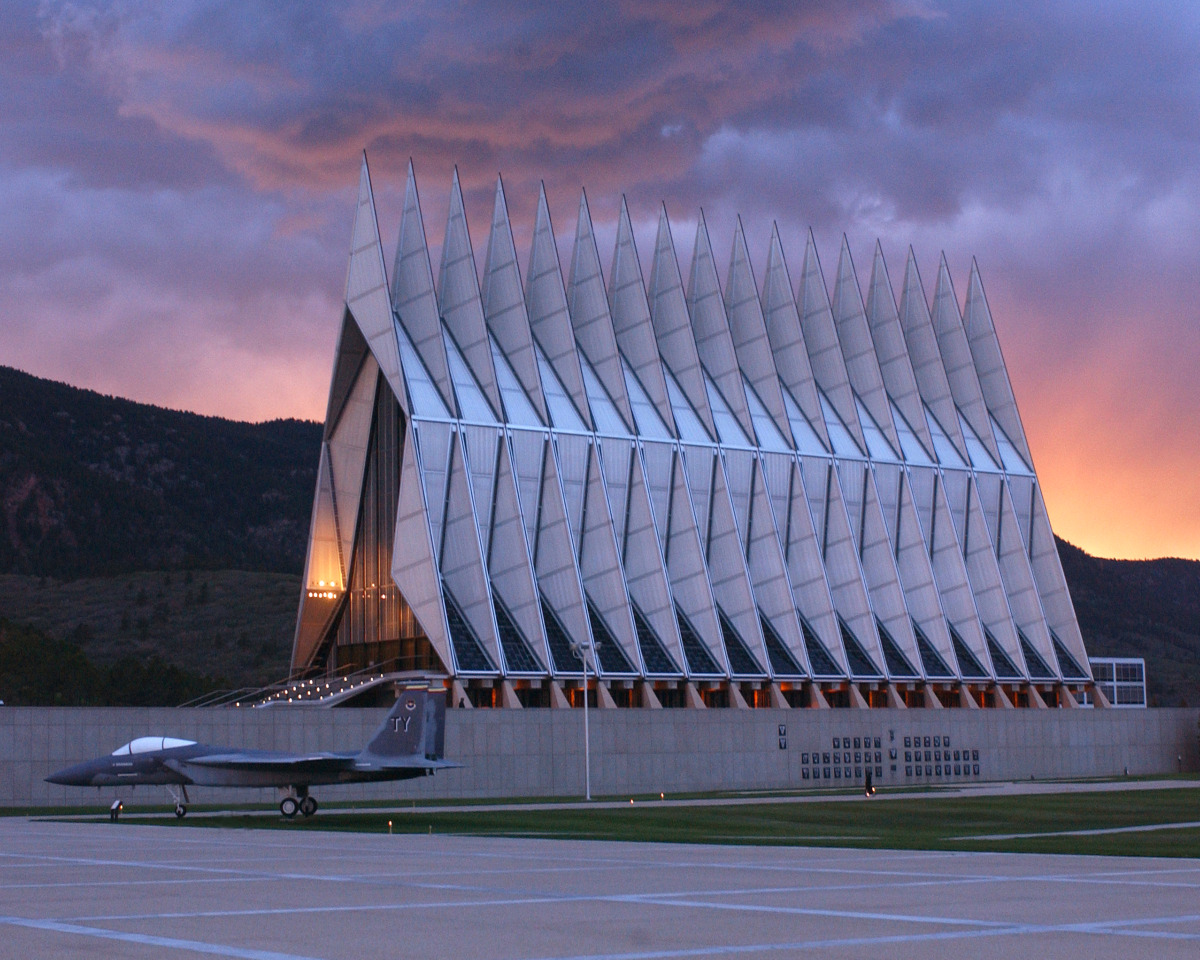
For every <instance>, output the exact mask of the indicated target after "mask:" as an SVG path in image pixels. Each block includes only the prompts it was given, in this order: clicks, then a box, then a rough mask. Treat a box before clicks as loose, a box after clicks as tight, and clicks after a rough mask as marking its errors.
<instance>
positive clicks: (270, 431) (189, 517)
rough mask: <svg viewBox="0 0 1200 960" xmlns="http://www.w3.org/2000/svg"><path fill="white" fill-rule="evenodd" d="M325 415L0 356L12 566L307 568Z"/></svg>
mask: <svg viewBox="0 0 1200 960" xmlns="http://www.w3.org/2000/svg"><path fill="white" fill-rule="evenodd" d="M320 435H321V427H320V425H319V424H315V423H308V422H303V421H298V420H276V421H272V422H269V423H257V424H252V423H237V422H234V421H231V420H222V419H219V418H217V417H202V416H198V415H196V414H192V413H181V412H178V411H175V410H164V409H161V408H159V407H153V406H150V405H148V404H141V403H133V402H131V401H129V400H121V399H118V398H115V397H107V396H103V395H101V394H98V393H95V392H93V391H91V390H80V389H78V388H76V387H70V386H67V385H65V384H61V383H54V382H52V381H49V380H43V379H40V378H37V377H33V376H30V375H29V374H26V373H22V372H20V371H18V370H13V369H11V368H8V367H0V508H2V510H3V514H2V516H0V573H23V574H33V575H37V576H52V577H80V576H95V575H113V574H118V573H129V572H132V571H136V570H170V569H183V568H205V569H239V570H262V571H276V572H282V573H297V572H299V570H300V568H301V566H302V564H303V551H304V544H305V540H306V538H307V536H308V516H309V510H310V508H311V505H312V491H313V484H314V482H315V477H316V464H317V448H318V444H319V443H320Z"/></svg>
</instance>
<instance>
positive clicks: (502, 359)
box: [488, 334, 545, 427]
mask: <svg viewBox="0 0 1200 960" xmlns="http://www.w3.org/2000/svg"><path fill="white" fill-rule="evenodd" d="M488 340H489V341H491V344H492V362H493V363H494V364H495V365H496V379H497V380H498V381H499V383H500V399H501V400H503V401H504V412H505V414H506V415H507V416H508V422H509V423H512V424H516V425H517V426H521V427H542V426H545V424H543V423H542V418H541V417H539V416H538V415H537V411H536V410H534V409H533V404H532V403H530V402H529V397H527V396H525V388H524V387H522V386H521V381H520V380H518V379H517V375H516V373H515V372H514V371H513V368H512V365H511V364H510V363H509V362H508V357H506V356H505V355H504V352H503V351H502V350H501V349H500V345H499V344H498V343H496V338H495V337H493V336H491V334H489V335H488Z"/></svg>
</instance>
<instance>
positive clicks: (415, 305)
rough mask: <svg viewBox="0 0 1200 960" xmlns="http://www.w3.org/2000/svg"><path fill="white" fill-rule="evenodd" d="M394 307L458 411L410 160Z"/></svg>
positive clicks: (449, 403)
mask: <svg viewBox="0 0 1200 960" xmlns="http://www.w3.org/2000/svg"><path fill="white" fill-rule="evenodd" d="M392 308H393V309H394V310H395V311H396V315H397V317H398V318H399V322H400V327H401V329H402V330H403V331H404V333H405V334H406V335H407V336H408V338H409V339H410V340H411V341H412V343H413V346H414V347H415V348H416V350H417V353H418V355H419V356H420V358H421V360H422V362H423V363H424V364H425V366H426V367H427V368H428V370H429V375H430V376H431V377H432V378H433V382H434V384H435V385H436V386H437V389H438V392H439V393H440V394H441V397H442V401H443V402H444V403H445V404H446V406H447V408H448V409H450V410H455V409H457V407H456V404H455V401H454V390H453V388H452V386H451V384H450V368H449V362H448V361H447V359H446V343H445V341H444V340H443V339H442V325H441V321H440V320H439V319H438V303H437V294H436V293H435V292H434V286H433V267H432V265H431V264H430V262H429V245H428V243H427V242H426V239H425V220H424V217H423V216H422V214H421V200H420V197H419V195H418V193H417V175H416V171H415V169H414V167H413V162H412V160H411V159H410V160H409V161H408V183H407V184H406V185H405V188H404V213H403V214H402V215H401V217H400V236H399V239H398V240H397V242H396V260H395V265H394V266H393V268H392Z"/></svg>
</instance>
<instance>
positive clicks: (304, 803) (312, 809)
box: [300, 797, 317, 817]
mask: <svg viewBox="0 0 1200 960" xmlns="http://www.w3.org/2000/svg"><path fill="white" fill-rule="evenodd" d="M300 812H301V813H302V814H303V815H304V816H306V817H311V816H312V815H313V814H314V813H316V812H317V801H316V798H314V797H305V798H304V799H303V800H301V801H300Z"/></svg>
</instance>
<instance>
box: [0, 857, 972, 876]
mask: <svg viewBox="0 0 1200 960" xmlns="http://www.w3.org/2000/svg"><path fill="white" fill-rule="evenodd" d="M3 856H10V854H5V853H0V857H3ZM22 856H33V855H22ZM36 856H37V857H38V858H39V859H41V860H44V861H46V865H47V866H54V865H57V864H61V863H71V864H74V865H76V866H96V867H129V868H135V867H136V868H143V869H152V870H178V871H180V872H184V873H215V874H221V875H225V876H250V877H264V878H273V877H276V878H279V879H281V880H321V881H328V882H331V883H341V882H347V881H355V880H357V879H358V878H359V876H361V875H354V874H336V875H322V874H307V873H292V872H272V871H267V870H262V869H259V870H241V869H236V868H221V867H203V866H192V865H190V864H177V863H175V862H173V861H172V862H169V863H162V862H160V861H145V860H111V859H100V858H92V857H61V856H52V855H49V854H38V855H36ZM602 862H607V863H611V864H612V867H611V868H609V869H622V868H624V869H628V868H629V867H632V866H654V867H671V868H675V869H688V868H696V867H701V868H707V869H727V868H728V867H736V868H738V869H742V870H747V871H759V870H763V871H771V872H788V873H795V872H800V873H805V874H810V873H832V874H845V875H851V876H853V875H858V874H865V875H868V876H873V877H879V876H894V877H913V878H919V879H925V880H929V879H937V878H938V877H944V878H947V879H955V880H960V879H962V878H963V876H964V875H963V874H956V873H931V872H929V871H917V870H879V869H875V868H872V867H861V868H852V867H821V866H817V865H815V864H806V863H795V864H786V865H773V864H726V863H720V862H714V861H697V860H676V861H662V860H651V859H641V858H637V859H628V860H625V859H616V858H605V860H604V861H602ZM593 865H594V862H593V861H592V860H588V861H587V867H586V868H585V867H575V868H573V869H577V870H579V871H580V872H583V871H584V870H585V869H589V870H590V869H591V868H592V867H593ZM570 869H572V868H567V870H568V871H569V870H570ZM456 872H460V873H471V874H472V875H475V874H477V873H478V871H474V870H466V869H464V870H461V871H456ZM527 872H530V871H528V870H525V869H522V868H512V869H507V870H495V871H491V873H493V874H496V875H504V874H523V873H527ZM423 873H424V875H428V874H431V873H432V874H434V875H440V876H445V873H446V872H445V871H433V870H430V871H424V872H423ZM416 875H417V874H415V873H412V872H406V873H405V876H406V877H413V876H416ZM985 876H986V875H985Z"/></svg>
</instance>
